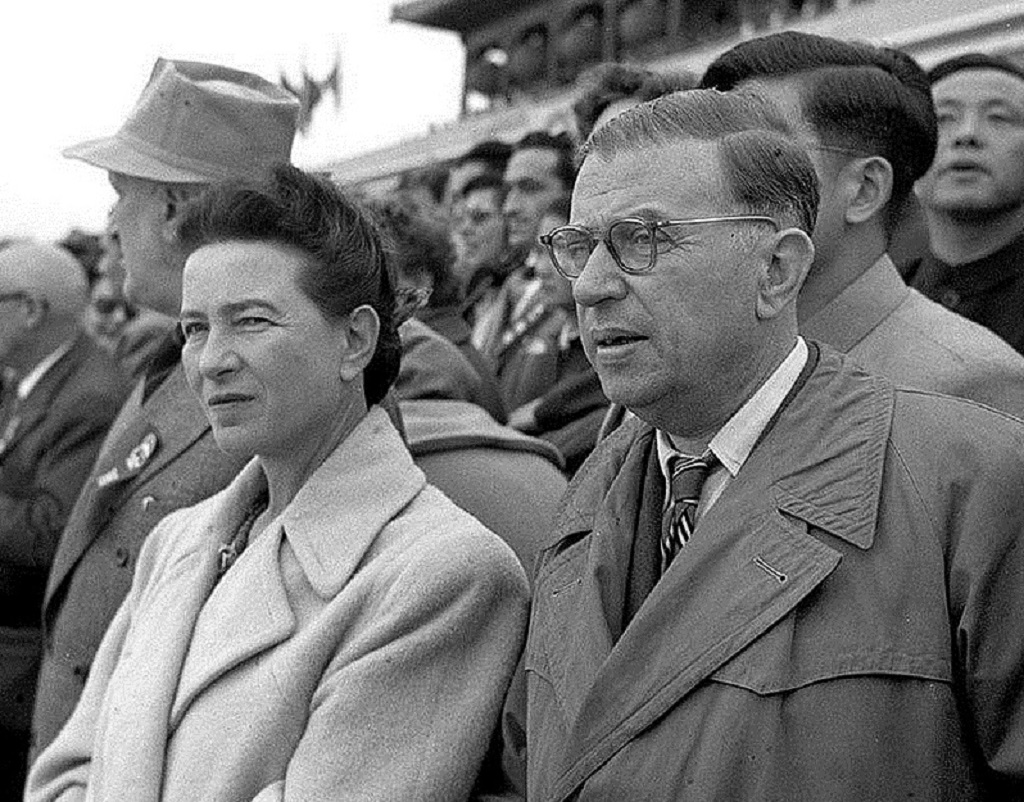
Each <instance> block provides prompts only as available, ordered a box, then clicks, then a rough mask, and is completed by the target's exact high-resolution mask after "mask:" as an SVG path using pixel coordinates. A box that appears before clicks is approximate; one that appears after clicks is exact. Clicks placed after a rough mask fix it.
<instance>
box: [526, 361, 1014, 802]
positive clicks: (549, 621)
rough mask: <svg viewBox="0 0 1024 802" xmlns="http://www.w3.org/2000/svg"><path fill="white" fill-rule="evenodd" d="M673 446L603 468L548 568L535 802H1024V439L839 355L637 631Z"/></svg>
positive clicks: (579, 494)
mask: <svg viewBox="0 0 1024 802" xmlns="http://www.w3.org/2000/svg"><path fill="white" fill-rule="evenodd" d="M653 439H654V437H653V431H652V429H651V428H650V427H649V426H648V425H646V424H644V423H642V422H641V421H639V420H637V419H633V420H630V421H627V422H626V423H624V424H623V425H622V427H621V428H620V429H619V430H618V431H617V432H616V433H615V434H614V435H612V436H610V437H609V438H608V439H607V440H605V441H604V442H603V443H602V444H601V446H599V448H598V449H597V450H596V451H595V453H594V455H593V456H592V457H591V459H590V460H589V461H588V462H587V463H586V464H585V465H584V466H583V468H582V469H581V471H580V473H579V474H578V475H577V477H576V479H575V480H574V482H573V483H572V485H571V486H570V489H569V492H568V496H567V500H566V506H565V508H564V511H563V513H562V514H561V515H560V518H559V521H558V523H557V525H556V530H555V537H554V541H553V545H551V546H550V547H548V548H547V549H545V550H544V551H543V552H542V554H541V557H540V560H539V563H538V570H537V577H536V580H535V592H534V603H533V610H532V614H531V616H532V617H531V625H530V635H529V640H528V644H527V649H526V653H525V668H526V672H525V676H526V687H527V694H526V699H527V702H526V707H525V716H524V715H523V710H522V709H521V708H518V707H517V706H516V704H515V703H514V700H511V699H510V708H509V721H508V724H509V725H510V726H508V727H506V733H513V734H514V733H515V732H516V729H517V728H518V727H523V726H525V731H526V752H527V774H528V780H527V783H528V791H529V793H528V798H529V799H530V800H531V802H554V801H556V800H557V801H559V802H560V801H561V800H569V799H573V800H599V799H600V800H618V799H644V800H650V802H658V801H659V800H665V801H666V802H667V801H668V800H688V799H693V800H701V802H705V801H706V800H730V801H731V800H826V799H827V800H830V801H832V802H835V801H837V800H838V801H839V802H843V801H844V800H848V802H862V800H889V799H906V798H915V799H920V800H973V799H982V798H985V799H1017V798H1021V795H1022V794H1024V690H1022V689H1024V629H1022V628H1021V626H1020V621H1021V620H1022V617H1024V549H1021V548H1019V545H1020V539H1021V536H1022V532H1024V424H1022V423H1021V422H1020V421H1018V420H1016V419H1014V418H1011V417H1010V416H1007V415H1004V414H1002V413H999V412H995V411H993V410H990V409H988V408H986V407H983V406H981V405H978V404H974V403H972V402H968V401H963V400H959V399H952V398H948V397H945V396H940V395H935V394H930V393H926V392H921V391H904V390H894V389H893V387H892V386H891V385H890V384H889V383H888V382H887V381H885V380H883V379H881V378H877V377H873V376H870V375H868V374H864V373H861V372H860V370H859V369H857V368H854V367H853V366H852V365H851V364H850V363H848V362H846V361H844V360H843V359H841V358H840V357H839V356H838V355H836V354H835V353H834V352H831V351H829V350H827V349H824V348H823V349H822V351H821V356H820V360H819V361H818V363H817V365H816V366H815V368H814V370H813V371H812V372H811V374H810V375H809V378H808V379H807V381H806V383H805V384H804V385H803V387H802V389H800V391H799V392H797V393H796V394H795V395H794V397H793V399H792V401H791V402H790V403H789V405H788V406H787V407H786V408H785V409H784V411H783V412H782V414H781V415H780V416H779V418H778V420H777V422H776V423H775V425H774V427H773V428H771V429H770V431H769V432H768V433H767V434H766V436H765V438H764V439H763V440H762V442H761V443H760V444H759V445H758V446H757V447H756V448H755V449H754V451H753V452H752V453H751V455H750V457H749V459H748V461H747V462H746V463H745V464H744V466H743V468H742V470H741V471H740V472H739V473H738V474H737V476H736V477H735V478H734V479H733V480H732V482H731V483H730V484H729V485H728V486H727V487H726V489H725V491H724V492H723V494H722V495H721V497H720V498H719V499H718V500H717V501H716V503H715V505H714V506H713V507H711V509H710V510H708V511H707V513H706V514H705V515H704V516H702V517H701V519H700V521H699V522H698V524H697V527H696V530H695V532H694V534H693V536H692V537H691V539H690V541H689V542H688V544H687V545H686V547H685V548H684V550H683V551H682V552H681V553H680V555H679V556H678V557H677V558H676V560H675V561H674V562H673V563H672V565H671V567H670V569H669V570H668V571H667V572H666V573H665V575H664V576H663V577H662V578H661V580H660V581H659V582H658V584H657V585H656V586H655V587H654V590H653V591H652V592H651V593H650V595H649V596H648V597H647V598H646V600H645V601H644V603H643V605H642V606H641V607H640V608H639V610H638V611H637V613H636V615H635V617H634V618H633V619H632V620H631V621H630V622H629V624H628V626H627V627H626V628H625V629H624V630H623V629H622V610H623V607H624V605H623V594H624V592H625V591H624V587H625V585H626V575H627V573H628V565H629V561H630V554H631V544H632V541H633V535H634V530H635V529H636V528H637V526H638V521H640V522H643V521H646V522H647V523H648V524H649V525H648V526H646V527H645V528H643V530H642V531H640V532H639V533H638V535H637V536H642V537H657V536H658V533H659V523H660V510H661V504H662V493H663V489H662V488H663V481H662V479H661V475H660V472H659V471H658V467H657V458H656V455H652V451H653ZM652 490H653V492H651V491H652ZM513 725H514V726H513ZM511 743H512V746H513V747H516V748H518V747H520V746H521V744H516V743H515V740H514V739H511ZM512 751H514V749H513V750H512Z"/></svg>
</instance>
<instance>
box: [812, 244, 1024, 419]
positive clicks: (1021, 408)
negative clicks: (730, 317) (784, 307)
mask: <svg viewBox="0 0 1024 802" xmlns="http://www.w3.org/2000/svg"><path fill="white" fill-rule="evenodd" d="M1021 314H1022V316H1024V310H1022V312H1021ZM800 332H801V334H803V335H804V336H805V337H808V338H811V339H815V340H819V341H821V342H825V343H828V344H829V345H831V346H832V347H833V348H835V349H837V350H839V351H842V352H843V353H845V354H847V355H848V356H849V357H850V358H851V359H853V360H855V361H856V362H858V363H859V364H860V365H862V366H863V367H865V368H867V369H868V370H869V371H871V372H873V373H878V374H880V375H882V376H885V377H887V378H888V379H890V380H892V381H893V382H895V383H896V384H897V385H899V386H901V387H915V388H918V389H921V390H934V391H936V392H940V393H946V394H947V395H955V396H957V397H959V398H970V399H971V400H972V401H980V402H982V403H984V404H988V405H989V406H992V407H995V408H996V409H1000V410H1002V411H1003V412H1009V413H1011V414H1013V415H1016V416H1017V417H1024V356H1021V355H1020V354H1019V353H1017V352H1016V351H1015V350H1014V349H1013V348H1012V347H1011V346H1010V345H1009V344H1008V343H1007V342H1006V341H1005V340H1003V339H1002V338H1001V337H999V336H997V335H996V334H993V333H992V332H991V331H990V330H989V329H987V328H985V327H984V326H982V325H979V324H978V323H975V322H973V321H971V320H968V319H967V318H966V317H963V316H962V315H959V314H957V313H956V312H951V311H950V310H949V309H946V308H945V307H944V306H941V305H940V304H937V303H935V301H932V300H929V299H928V298H926V297H925V296H924V295H922V294H921V293H920V292H918V291H917V290H914V289H911V288H910V287H908V286H907V285H906V283H904V281H903V279H902V278H900V275H899V273H898V272H897V270H896V267H895V266H894V265H893V263H892V261H891V260H890V259H889V257H888V256H883V257H882V258H881V259H879V260H878V262H876V263H875V264H874V266H872V267H871V268H870V269H869V270H868V271H867V272H866V273H864V274H863V275H861V276H860V277H859V278H858V279H857V280H856V281H854V282H853V284H851V285H850V286H849V287H847V288H846V289H845V290H843V292H842V293H840V294H839V295H838V296H837V297H836V298H834V299H833V300H832V302H831V303H829V304H828V305H827V306H826V307H825V308H824V309H822V310H821V311H820V312H818V314H816V315H814V317H812V318H811V319H810V320H808V321H805V322H804V323H803V324H802V325H801V327H800Z"/></svg>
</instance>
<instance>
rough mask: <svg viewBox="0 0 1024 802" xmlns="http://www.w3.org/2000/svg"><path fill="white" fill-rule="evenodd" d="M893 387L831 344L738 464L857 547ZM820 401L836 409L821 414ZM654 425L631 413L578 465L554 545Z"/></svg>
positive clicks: (870, 519) (866, 529) (866, 534)
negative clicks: (744, 462)
mask: <svg viewBox="0 0 1024 802" xmlns="http://www.w3.org/2000/svg"><path fill="white" fill-rule="evenodd" d="M894 397H895V396H894V390H893V387H892V385H890V384H889V383H888V382H887V381H886V380H885V379H882V378H880V377H877V376H873V375H870V374H868V373H865V372H864V371H862V370H861V369H860V368H858V367H856V366H855V365H854V364H853V363H851V362H847V361H845V360H843V359H842V358H841V357H840V356H839V355H838V354H836V353H835V352H834V351H832V350H831V349H829V348H828V347H822V348H821V357H820V359H819V362H818V365H817V367H816V368H815V369H814V371H813V372H812V373H811V376H810V377H809V378H808V380H807V384H806V385H805V386H804V387H803V388H802V389H801V390H800V392H798V393H797V394H796V396H795V397H794V398H793V399H792V401H791V402H790V404H789V407H788V408H787V409H786V411H785V413H784V414H783V415H782V416H781V417H780V418H779V420H778V422H777V423H776V424H775V426H774V427H773V428H772V430H771V432H769V434H768V436H767V437H766V438H765V440H764V441H763V442H762V443H761V444H760V445H758V447H757V448H756V449H755V450H754V452H753V453H752V454H751V455H750V458H749V462H748V464H747V466H745V467H744V469H743V470H742V471H741V472H740V474H739V475H740V476H742V475H743V474H744V472H746V473H747V474H748V475H749V474H758V475H759V476H761V477H762V478H760V479H759V480H758V481H759V484H764V485H765V486H766V488H767V489H768V490H769V492H770V493H771V497H772V499H773V500H774V503H775V504H777V506H778V508H779V509H780V510H782V511H784V512H787V513H789V514H791V515H794V516H796V517H798V518H801V519H803V520H804V521H806V522H807V523H809V524H812V525H813V526H816V527H819V528H821V529H824V530H826V531H827V532H829V533H830V534H832V535H835V536H836V537H839V538H841V539H843V540H845V541H847V542H849V543H852V544H853V545H855V546H857V547H858V548H862V549H866V548H870V546H871V543H872V542H873V540H874V532H875V523H876V521H877V516H878V502H879V497H880V495H881V487H882V464H883V461H884V456H885V448H886V442H887V439H888V436H889V429H890V427H891V425H892V411H893V404H894ZM822 409H832V410H836V414H833V415H827V416H826V415H822V414H821V410H822ZM653 436H654V430H653V429H652V427H651V426H650V425H649V424H647V423H644V422H643V421H641V420H639V419H638V418H635V417H633V418H630V419H629V420H627V421H626V422H625V423H624V424H623V425H622V426H620V427H619V428H618V429H617V430H616V431H615V432H614V433H613V434H612V435H611V436H610V437H608V438H607V439H606V440H605V441H603V443H602V444H601V446H600V447H599V449H598V452H595V456H594V458H593V459H591V460H589V461H588V462H587V464H586V465H585V466H584V467H583V468H582V469H581V470H580V471H579V472H578V473H577V475H576V477H575V478H574V480H573V482H572V484H571V485H570V488H569V492H568V493H567V495H566V502H565V507H564V508H563V510H562V511H561V515H560V516H559V525H558V527H557V530H556V533H555V539H554V541H553V547H556V548H557V544H558V542H559V541H560V540H562V539H563V538H565V537H568V536H571V535H572V534H573V533H578V532H583V531H587V530H590V529H592V528H593V525H594V517H595V515H596V514H597V511H598V510H599V509H600V508H601V506H602V504H603V503H604V502H605V498H604V497H605V494H606V492H607V491H608V488H609V487H610V486H611V485H612V483H613V481H614V479H615V477H616V476H618V475H619V473H620V472H621V471H622V469H623V466H624V464H625V463H626V462H627V461H628V459H629V457H630V455H631V454H632V455H633V456H634V457H635V454H636V452H637V451H638V450H643V449H646V448H647V447H650V446H651V440H652V439H653Z"/></svg>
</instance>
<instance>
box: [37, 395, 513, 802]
mask: <svg viewBox="0 0 1024 802" xmlns="http://www.w3.org/2000/svg"><path fill="white" fill-rule="evenodd" d="M264 487H265V481H264V479H263V473H262V469H261V468H260V465H259V462H258V460H256V461H253V463H251V464H250V465H249V466H248V467H247V468H246V469H245V471H244V472H243V473H242V474H241V475H240V476H239V477H238V479H237V480H236V481H234V482H233V483H232V484H231V485H230V486H229V487H228V488H227V489H226V490H225V491H223V492H222V493H220V494H218V495H217V496H215V497H214V498H212V499H209V500H208V501H206V502H203V503H201V504H199V505H197V506H196V507H193V508H190V509H186V510H182V511H180V512H178V513H177V514H175V515H173V516H171V517H169V518H167V519H166V520H165V521H164V522H163V523H161V525H160V526H159V527H158V528H157V529H156V530H155V531H154V533H153V536H152V537H151V538H150V540H149V542H148V543H147V544H146V547H145V548H144V550H143V554H142V556H141V557H140V561H139V570H138V573H137V576H136V580H135V583H134V585H133V587H132V590H131V593H130V594H129V596H128V597H127V599H126V601H125V604H124V606H123V607H122V608H121V610H120V611H119V613H118V616H117V618H116V619H115V621H114V624H113V626H112V627H111V629H110V632H108V633H107V636H106V637H105V639H104V641H103V645H102V647H101V648H100V652H99V654H98V655H97V659H96V665H95V668H94V669H93V672H92V674H91V675H90V677H89V681H88V683H87V685H86V690H85V693H84V694H83V696H82V700H81V703H80V704H79V706H78V708H77V709H76V710H75V713H74V715H73V716H72V718H71V720H70V722H69V724H68V726H67V727H66V728H65V729H64V731H63V732H62V733H61V734H60V736H59V737H58V739H57V740H56V741H55V742H54V743H53V744H52V746H51V747H50V748H49V749H48V750H47V751H46V752H44V753H43V755H42V756H41V757H40V759H39V761H38V762H37V763H36V765H35V766H34V767H33V771H32V775H31V776H30V779H29V789H28V793H27V797H26V798H27V799H28V800H32V802H40V801H41V800H56V799H61V800H72V799H82V798H88V799H91V800H97V802H98V801H99V800H127V799H131V800H136V801H137V802H157V801H158V800H166V802H175V801H176V800H189V802H191V800H195V799H211V800H212V799H218V800H232V799H238V800H241V799H246V800H248V799H254V798H255V799H259V800H261V801H265V800H275V799H276V800H283V799H285V798H288V799H301V800H306V801H308V802H316V800H335V799H381V800H391V799H402V800H420V799H422V800H428V799H429V800H458V799H464V798H465V797H466V796H467V795H468V793H469V790H470V786H471V785H472V782H473V779H474V777H475V775H476V771H477V768H478V766H479V763H480V760H481V759H482V757H483V753H484V750H485V748H486V746H487V740H488V736H489V734H490V732H491V729H492V727H493V726H494V723H495V721H496V720H497V716H498V712H499V710H500V707H501V700H502V698H503V696H504V692H505V689H506V687H507V686H508V680H509V677H510V675H511V672H512V670H513V668H514V665H515V661H516V659H517V657H518V654H519V650H520V647H521V643H522V636H523V632H524V629H525V624H526V606H527V601H528V593H527V585H526V579H525V576H524V574H523V571H522V569H521V568H520V567H519V565H518V563H517V562H516V559H515V557H514V556H513V554H512V552H511V551H510V550H509V549H508V547H507V546H505V545H504V544H503V543H502V542H501V541H500V540H499V539H498V538H497V537H496V536H495V535H493V534H492V533H491V532H489V531H488V530H486V529H485V528H484V527H483V526H482V525H481V524H480V523H479V522H478V521H476V520H475V519H474V518H472V517H471V516H469V515H467V514H466V513H464V512H462V511H461V510H459V509H458V508H457V507H456V506H455V505H454V504H452V502H451V501H449V500H448V499H447V498H445V497H444V496H443V495H442V494H441V493H440V492H439V491H438V490H436V489H435V488H433V487H431V486H429V485H427V484H426V480H425V479H424V476H423V474H422V473H421V472H420V471H419V470H418V469H417V468H416V467H415V466H414V465H413V463H412V459H411V457H410V456H409V453H408V452H407V451H406V450H405V447H404V446H403V445H402V443H401V440H400V438H399V436H398V434H397V433H396V432H395V430H394V428H393V427H392V425H391V424H390V423H389V422H388V419H387V416H386V415H385V414H384V413H383V412H382V411H381V410H380V409H379V408H378V409H374V410H371V412H370V413H369V415H368V416H367V418H366V419H365V420H364V421H363V422H362V423H360V424H359V426H357V427H356V429H355V430H354V431H353V432H352V433H351V434H350V436H349V437H348V438H347V439H346V440H345V442H343V443H342V444H341V445H340V446H339V447H338V448H337V449H336V450H335V452H334V453H333V454H332V455H331V456H330V457H328V459H327V460H326V461H325V462H324V463H323V465H322V466H321V467H320V468H319V469H317V471H315V473H314V474H313V475H312V476H311V477H310V479H309V480H308V481H307V483H306V484H305V485H304V486H303V487H302V488H301V489H300V491H299V493H298V494H297V495H296V496H295V498H294V499H293V500H292V502H291V504H290V505H289V506H288V507H287V508H286V509H285V510H284V512H282V513H281V515H280V516H279V517H278V518H277V519H276V520H275V521H273V522H272V523H271V524H270V525H268V527H267V528H266V529H264V530H263V532H262V533H259V534H258V535H257V536H256V538H255V539H254V541H253V542H252V543H251V544H250V545H249V547H248V548H247V549H246V550H245V551H244V552H243V553H242V555H241V557H240V559H239V560H238V561H237V562H236V563H235V565H234V566H232V568H231V569H230V570H229V571H228V572H227V573H226V574H225V576H224V578H223V579H221V580H220V583H219V584H217V585H216V586H215V585H214V581H215V576H216V565H217V548H218V545H219V544H220V543H221V542H223V541H225V540H226V539H229V538H230V537H231V535H232V534H233V533H234V532H235V530H236V529H237V527H238V524H239V522H240V521H241V520H242V518H244V516H245V514H246V511H247V510H248V509H249V507H250V506H251V504H252V501H253V499H254V498H255V496H256V495H257V493H259V492H260V491H261V490H262V489H263V488H264Z"/></svg>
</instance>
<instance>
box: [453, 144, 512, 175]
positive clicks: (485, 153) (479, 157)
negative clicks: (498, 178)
mask: <svg viewBox="0 0 1024 802" xmlns="http://www.w3.org/2000/svg"><path fill="white" fill-rule="evenodd" d="M511 155H512V146H511V145H509V144H508V143H507V142H502V141H501V140H500V139H485V140H483V141H482V142H477V143H476V144H475V145H473V147H471V148H470V149H469V150H467V151H466V152H465V153H463V154H462V155H461V156H459V157H458V158H457V159H455V161H454V162H453V164H454V165H460V164H466V163H467V162H481V163H483V164H485V165H487V170H488V172H494V173H499V174H500V173H503V172H504V171H505V165H506V164H508V157H509V156H511Z"/></svg>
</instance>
